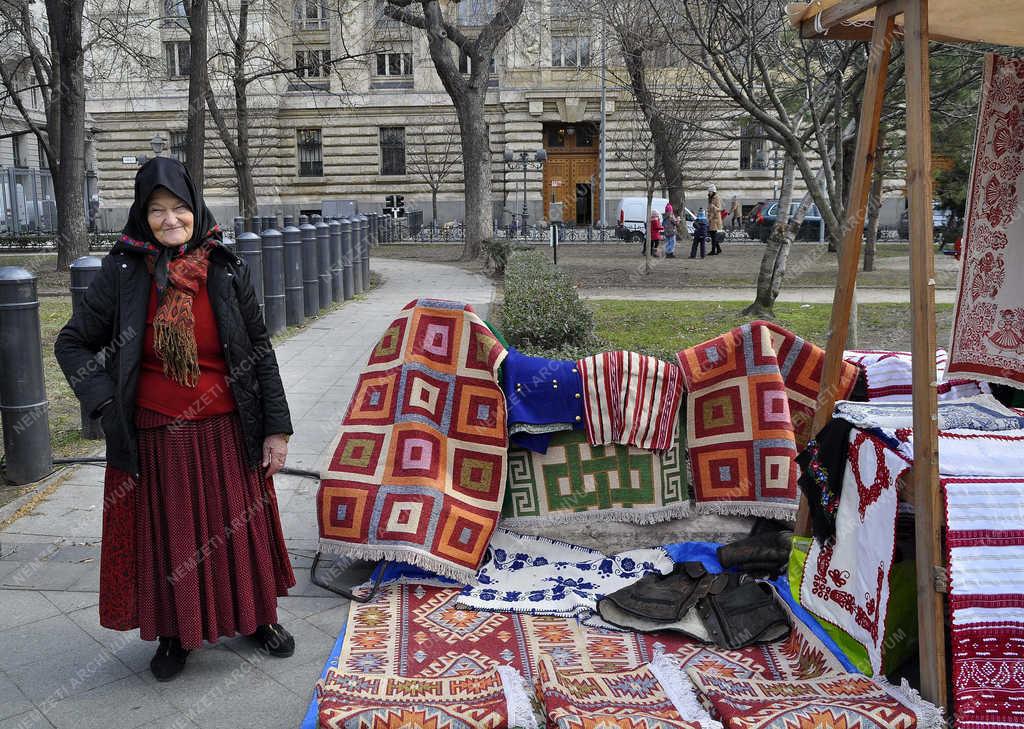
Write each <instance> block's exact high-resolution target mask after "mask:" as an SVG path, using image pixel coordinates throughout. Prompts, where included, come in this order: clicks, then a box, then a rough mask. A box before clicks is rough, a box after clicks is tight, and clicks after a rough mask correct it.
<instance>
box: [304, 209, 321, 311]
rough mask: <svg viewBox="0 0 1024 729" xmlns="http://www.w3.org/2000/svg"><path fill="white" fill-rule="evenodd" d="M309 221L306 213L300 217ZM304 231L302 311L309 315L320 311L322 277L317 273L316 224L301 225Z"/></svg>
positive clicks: (305, 223)
mask: <svg viewBox="0 0 1024 729" xmlns="http://www.w3.org/2000/svg"><path fill="white" fill-rule="evenodd" d="M304 219H305V220H306V221H308V220H309V219H308V218H306V216H305V215H303V216H301V217H300V218H299V220H300V221H302V220H304ZM299 230H300V231H302V311H303V313H304V314H305V315H306V316H307V317H310V316H316V315H317V314H318V313H319V312H320V277H319V276H318V275H317V250H316V226H314V225H310V224H309V222H303V223H301V224H300V225H299Z"/></svg>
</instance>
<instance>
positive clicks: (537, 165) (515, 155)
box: [504, 149, 548, 230]
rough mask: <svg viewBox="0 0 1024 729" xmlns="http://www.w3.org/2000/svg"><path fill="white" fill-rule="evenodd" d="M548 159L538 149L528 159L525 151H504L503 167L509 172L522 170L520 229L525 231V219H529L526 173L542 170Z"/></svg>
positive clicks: (545, 154) (541, 150) (527, 153)
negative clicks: (521, 219) (521, 217)
mask: <svg viewBox="0 0 1024 729" xmlns="http://www.w3.org/2000/svg"><path fill="white" fill-rule="evenodd" d="M547 159H548V154H547V152H545V151H544V150H543V149H538V150H537V151H536V152H534V153H533V158H532V159H531V158H530V153H529V152H527V151H526V150H523V151H520V152H513V151H512V150H511V149H506V150H505V154H504V160H505V167H506V168H507V169H510V170H517V169H520V168H522V170H523V212H522V216H523V221H522V228H523V229H524V230H525V229H526V219H527V218H528V217H529V214H530V213H529V209H528V208H527V206H526V173H527V171H528V170H540V169H543V168H544V163H545V162H546V161H547Z"/></svg>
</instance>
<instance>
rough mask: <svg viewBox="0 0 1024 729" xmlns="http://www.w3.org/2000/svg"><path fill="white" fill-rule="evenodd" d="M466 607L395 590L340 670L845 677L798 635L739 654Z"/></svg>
mask: <svg viewBox="0 0 1024 729" xmlns="http://www.w3.org/2000/svg"><path fill="white" fill-rule="evenodd" d="M458 598H459V590H458V589H448V588H439V587H427V586H424V585H395V586H392V587H388V588H385V589H383V590H382V591H381V592H380V593H379V594H378V595H377V597H376V598H375V599H374V600H373V602H370V603H366V604H357V603H353V604H352V606H351V609H350V612H349V617H348V624H347V626H346V629H345V630H346V633H345V644H344V645H343V646H342V650H341V654H340V656H339V659H338V670H340V671H342V672H349V673H366V674H393V675H399V676H409V677H416V676H421V677H445V676H460V675H474V674H482V673H485V672H487V671H489V670H491V669H493V668H497V667H498V666H503V665H509V666H512V667H514V668H515V669H516V670H518V671H519V672H520V673H521V674H522V675H523V676H524V677H526V678H528V679H530V680H534V679H535V678H536V676H537V666H538V664H539V661H540V657H541V656H542V655H545V654H546V655H548V656H549V657H550V658H551V660H552V661H553V662H554V664H555V665H556V666H558V667H559V668H563V669H579V670H580V671H617V670H628V669H631V668H636V667H637V666H640V665H643V664H645V663H649V662H650V661H651V660H652V659H653V658H654V656H655V655H656V654H657V653H659V652H665V653H667V654H669V655H671V656H674V657H676V659H677V660H678V661H679V662H680V663H681V665H682V666H683V667H684V668H685V667H688V666H694V667H697V668H700V669H702V670H706V671H711V672H716V673H720V674H722V675H728V676H740V677H760V678H765V679H777V680H789V679H794V678H810V677H815V676H821V675H824V674H828V673H833V672H835V671H839V670H841V669H840V665H839V663H838V661H837V660H836V659H835V658H834V657H833V656H832V654H831V653H830V652H829V651H828V650H827V649H826V648H825V647H824V646H823V645H822V643H821V642H820V641H819V640H818V639H817V638H816V637H815V636H813V635H812V634H810V633H808V632H807V631H805V630H803V629H798V628H797V627H796V626H794V629H793V630H792V631H790V636H789V637H788V638H787V639H786V640H785V641H782V642H780V643H775V644H771V645H765V646H751V647H749V648H744V649H743V650H739V651H729V650H724V649H719V648H715V647H714V646H705V645H701V644H699V643H696V642H694V641H691V640H689V639H687V638H684V637H683V636H681V635H679V634H675V633H653V634H648V635H641V634H637V633H627V632H620V631H612V630H604V629H601V628H593V627H588V626H585V625H581V624H580V623H579V622H577V621H576V620H575V619H574V618H565V617H554V616H536V615H523V614H515V613H489V612H477V611H475V610H468V609H465V608H462V607H460V606H459V605H458ZM396 636H397V637H398V639H397V640H396V639H395V637H396Z"/></svg>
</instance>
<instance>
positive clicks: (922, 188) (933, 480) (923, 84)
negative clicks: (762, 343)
mask: <svg viewBox="0 0 1024 729" xmlns="http://www.w3.org/2000/svg"><path fill="white" fill-rule="evenodd" d="M871 9H874V10H875V18H874V25H873V29H872V33H871V45H870V54H869V62H868V69H867V79H866V83H865V90H864V102H863V106H862V107H861V120H860V127H859V129H858V132H857V146H856V153H855V158H854V160H855V161H854V164H855V167H854V172H853V179H852V184H851V186H850V204H849V206H848V208H847V220H846V229H845V234H844V239H843V244H842V247H841V248H840V251H839V277H838V280H837V282H836V290H835V296H834V298H833V303H832V317H831V323H830V326H829V336H828V345H827V349H826V355H825V364H824V368H823V371H822V377H821V390H820V393H819V396H818V409H817V411H816V413H815V421H814V424H815V432H817V430H819V429H820V428H821V427H823V426H824V425H825V423H827V422H828V420H829V418H830V417H831V414H832V409H833V406H834V405H835V400H836V388H837V385H838V382H839V373H840V367H841V365H842V359H843V350H844V349H845V347H846V332H847V327H848V326H849V321H850V310H851V306H852V303H853V293H854V287H855V286H856V281H857V268H858V264H859V260H860V251H861V235H862V230H863V227H864V216H865V213H866V210H867V202H868V186H869V184H870V180H871V174H872V170H873V169H874V164H875V159H874V154H875V149H876V142H877V137H878V126H879V120H880V116H881V111H882V102H883V99H884V95H885V79H886V72H887V67H888V63H889V53H890V49H891V47H892V40H893V36H894V23H895V20H896V17H897V16H898V15H902V16H903V42H904V44H905V46H904V50H905V54H906V75H907V78H906V87H907V98H906V100H907V129H906V132H907V137H906V139H907V189H908V192H907V194H908V198H909V201H910V301H911V322H912V326H913V338H912V345H911V352H912V355H913V365H912V372H913V395H912V397H913V411H914V467H913V469H912V472H911V473H912V479H913V488H914V498H915V503H914V506H915V525H916V526H915V529H916V545H917V595H918V600H917V606H918V607H917V611H918V635H919V646H920V664H921V694H922V695H923V696H924V698H926V699H928V700H929V701H932V702H933V703H935V704H937V705H939V706H942V707H946V706H947V705H948V697H947V692H948V691H947V665H946V627H945V619H944V603H943V595H942V593H941V592H939V591H938V588H937V585H936V573H937V571H939V570H941V571H942V572H943V573H944V571H945V560H944V559H943V553H942V549H941V534H940V529H941V526H942V515H943V509H942V495H941V493H940V490H939V471H938V426H937V415H936V413H937V396H936V389H935V388H936V384H937V383H936V380H935V359H934V358H935V344H936V343H935V259H934V251H933V246H932V235H933V231H932V216H931V199H932V171H931V109H930V95H929V74H928V72H929V55H928V40H929V35H928V0H841V1H840V2H839V3H836V4H835V5H832V6H830V7H829V8H827V9H826V10H824V11H823V12H821V13H820V14H819V15H817V16H816V17H815V18H814V20H805V21H803V23H802V24H801V33H802V35H805V36H809V37H814V36H821V35H824V34H826V33H828V31H829V29H830V28H832V27H834V26H835V27H838V26H840V25H841V24H842V23H844V22H845V21H847V20H849V19H850V18H852V17H853V16H855V15H858V14H859V13H862V12H864V11H867V10H871ZM847 37H850V36H849V35H848V36H847ZM806 515H807V505H806V503H805V502H803V501H802V502H801V514H800V518H799V519H798V528H800V530H801V531H802V532H803V533H807V531H806V525H807V516H806Z"/></svg>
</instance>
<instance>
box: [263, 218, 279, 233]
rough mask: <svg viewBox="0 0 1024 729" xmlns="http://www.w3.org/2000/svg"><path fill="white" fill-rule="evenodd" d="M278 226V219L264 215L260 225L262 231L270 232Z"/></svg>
mask: <svg viewBox="0 0 1024 729" xmlns="http://www.w3.org/2000/svg"><path fill="white" fill-rule="evenodd" d="M276 226H277V218H275V217H274V216H273V215H264V216H263V220H262V222H261V223H260V229H261V231H263V230H269V229H270V228H275V227H276Z"/></svg>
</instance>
